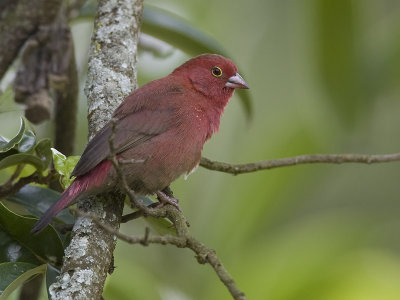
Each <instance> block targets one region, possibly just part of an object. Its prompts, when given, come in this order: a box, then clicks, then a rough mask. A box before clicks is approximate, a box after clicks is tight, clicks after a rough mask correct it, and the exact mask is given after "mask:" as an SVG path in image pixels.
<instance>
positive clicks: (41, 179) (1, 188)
mask: <svg viewBox="0 0 400 300" xmlns="http://www.w3.org/2000/svg"><path fill="white" fill-rule="evenodd" d="M57 177H58V174H57V173H56V172H55V171H54V170H52V171H50V172H49V174H47V175H46V176H43V175H41V174H40V173H39V172H35V173H33V174H32V175H30V176H27V177H22V178H21V179H19V180H18V181H17V182H16V183H14V184H12V181H8V182H7V183H5V184H3V185H0V198H4V197H5V196H8V195H12V194H14V193H16V192H17V191H19V190H20V189H21V188H22V187H23V186H25V185H27V184H29V183H38V184H48V183H49V182H51V181H52V180H55V179H56V178H57Z"/></svg>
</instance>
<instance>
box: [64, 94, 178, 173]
mask: <svg viewBox="0 0 400 300" xmlns="http://www.w3.org/2000/svg"><path fill="white" fill-rule="evenodd" d="M171 97H175V99H176V97H182V94H181V93H179V92H177V90H176V89H175V90H172V91H171V92H168V90H166V91H164V92H163V93H159V92H157V93H153V94H150V95H146V98H147V99H142V97H141V93H139V94H138V95H137V94H132V95H131V96H129V97H128V98H127V99H126V100H125V101H124V102H123V103H122V104H121V106H120V107H119V108H118V109H117V110H116V112H115V113H114V117H117V121H116V122H115V131H114V133H115V134H114V139H113V145H114V148H115V152H116V154H119V153H122V152H124V151H126V150H128V149H131V148H134V147H136V146H138V145H140V144H142V143H144V142H146V141H147V140H149V139H151V138H153V137H155V136H158V135H160V134H162V133H163V132H166V131H168V130H170V129H171V128H173V127H174V126H176V122H177V120H176V118H175V116H176V112H177V110H178V109H179V108H178V107H176V106H175V105H173V103H174V102H175V101H169V100H171ZM135 102H136V103H135ZM167 102H169V103H167ZM171 102H172V103H171ZM124 106H125V108H126V109H125V110H124ZM112 127H113V125H112V123H111V122H109V123H108V124H106V125H105V126H104V127H103V128H102V129H101V130H100V131H99V132H98V133H97V134H96V135H95V136H94V137H93V138H92V140H91V141H90V142H89V143H88V145H87V146H86V149H85V151H84V152H83V154H82V156H81V159H80V160H79V162H78V164H77V165H76V167H75V169H74V170H73V172H72V175H71V176H80V175H83V174H85V173H87V172H88V171H90V170H91V169H93V168H94V167H95V166H96V165H98V164H99V163H100V162H101V161H103V160H104V159H106V158H107V157H108V156H109V155H110V147H109V139H110V134H111V132H112Z"/></svg>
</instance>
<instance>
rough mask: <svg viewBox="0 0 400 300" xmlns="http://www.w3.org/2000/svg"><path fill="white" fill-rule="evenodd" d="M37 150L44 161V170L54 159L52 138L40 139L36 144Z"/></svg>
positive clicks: (37, 153)
mask: <svg viewBox="0 0 400 300" xmlns="http://www.w3.org/2000/svg"><path fill="white" fill-rule="evenodd" d="M35 152H36V155H37V156H38V157H39V159H40V160H41V161H42V167H43V170H45V169H47V168H48V166H49V164H50V162H51V159H52V152H51V141H50V139H43V140H40V142H39V143H37V144H36V146H35Z"/></svg>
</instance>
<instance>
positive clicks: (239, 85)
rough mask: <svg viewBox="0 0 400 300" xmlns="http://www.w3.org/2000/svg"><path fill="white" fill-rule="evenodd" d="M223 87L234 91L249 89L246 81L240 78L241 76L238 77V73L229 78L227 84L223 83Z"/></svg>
mask: <svg viewBox="0 0 400 300" xmlns="http://www.w3.org/2000/svg"><path fill="white" fill-rule="evenodd" d="M225 86H227V87H230V88H234V89H248V88H249V86H248V85H247V83H246V81H244V79H243V78H242V76H240V75H239V73H236V74H235V75H233V76H232V77H229V79H228V82H227V83H225Z"/></svg>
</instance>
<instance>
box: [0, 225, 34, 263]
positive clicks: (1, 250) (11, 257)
mask: <svg viewBox="0 0 400 300" xmlns="http://www.w3.org/2000/svg"><path fill="white" fill-rule="evenodd" d="M4 262H25V263H30V264H35V265H39V264H40V262H39V261H38V259H37V258H36V256H35V255H33V253H32V252H31V251H29V249H27V248H25V247H24V246H22V245H21V244H19V243H18V242H16V241H15V240H13V239H12V238H11V237H10V236H9V235H8V234H7V233H5V232H3V231H1V230H0V263H4Z"/></svg>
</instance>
